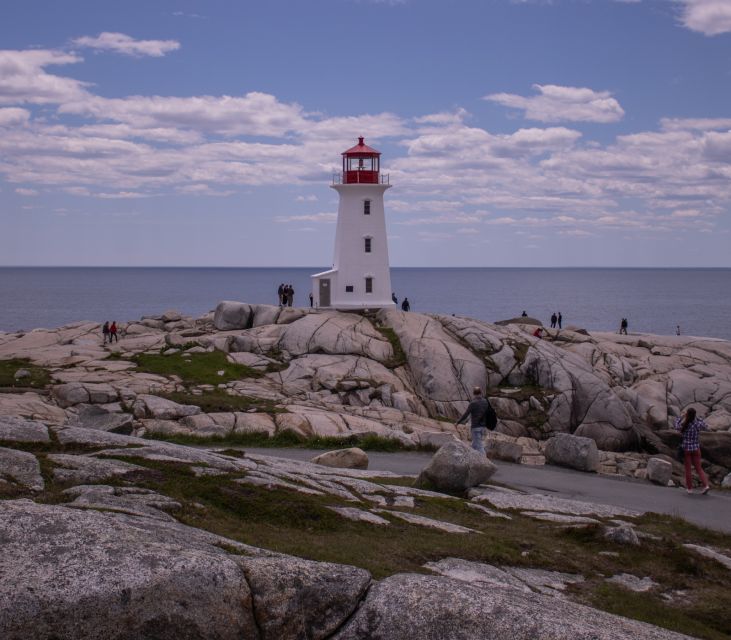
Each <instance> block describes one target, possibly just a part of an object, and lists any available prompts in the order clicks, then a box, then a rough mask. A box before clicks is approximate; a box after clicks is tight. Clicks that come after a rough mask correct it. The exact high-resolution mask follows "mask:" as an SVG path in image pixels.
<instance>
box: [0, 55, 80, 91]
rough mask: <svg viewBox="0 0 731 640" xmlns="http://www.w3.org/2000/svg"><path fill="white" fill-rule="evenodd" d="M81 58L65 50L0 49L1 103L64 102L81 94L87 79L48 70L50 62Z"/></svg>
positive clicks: (65, 61) (69, 62)
mask: <svg viewBox="0 0 731 640" xmlns="http://www.w3.org/2000/svg"><path fill="white" fill-rule="evenodd" d="M81 61H82V58H80V57H79V56H76V55H73V54H70V53H64V52H62V51H50V50H45V49H34V50H29V51H12V50H0V104H23V103H35V104H48V103H61V102H65V101H67V100H74V99H78V98H80V97H82V96H83V95H84V94H85V89H84V87H85V86H87V83H84V82H80V81H79V80H74V79H72V78H64V77H62V76H57V75H53V74H50V73H47V72H46V71H45V67H48V66H52V65H65V64H74V63H76V62H81Z"/></svg>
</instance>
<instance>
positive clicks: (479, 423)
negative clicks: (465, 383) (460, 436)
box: [454, 387, 490, 456]
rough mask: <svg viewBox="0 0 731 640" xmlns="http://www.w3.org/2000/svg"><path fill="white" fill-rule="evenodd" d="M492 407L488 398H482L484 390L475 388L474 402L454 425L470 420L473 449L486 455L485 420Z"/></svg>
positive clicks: (473, 393)
mask: <svg viewBox="0 0 731 640" xmlns="http://www.w3.org/2000/svg"><path fill="white" fill-rule="evenodd" d="M489 407H490V402H489V401H488V400H487V398H484V397H483V396H482V389H480V387H475V388H474V389H472V402H470V403H469V404H468V405H467V410H466V411H465V412H464V413H463V414H462V417H461V418H460V419H459V420H457V422H456V423H455V424H454V426H455V427H456V426H457V425H460V424H462V423H463V422H464V421H465V420H467V418H468V417H469V418H470V433H471V435H472V448H473V449H474V450H475V451H477V452H478V453H481V454H482V455H483V456H484V455H485V444H484V442H483V440H484V439H485V432H486V431H487V427H486V426H485V418H486V416H487V410H488V408H489Z"/></svg>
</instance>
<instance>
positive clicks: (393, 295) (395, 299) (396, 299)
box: [391, 291, 398, 304]
mask: <svg viewBox="0 0 731 640" xmlns="http://www.w3.org/2000/svg"><path fill="white" fill-rule="evenodd" d="M391 300H393V303H394V304H398V298H397V297H396V294H395V293H394V292H393V291H392V292H391Z"/></svg>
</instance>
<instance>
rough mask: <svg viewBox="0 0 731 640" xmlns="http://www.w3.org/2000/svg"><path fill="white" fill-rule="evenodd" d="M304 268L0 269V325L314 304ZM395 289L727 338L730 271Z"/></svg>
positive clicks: (605, 327) (437, 278) (417, 272)
mask: <svg viewBox="0 0 731 640" xmlns="http://www.w3.org/2000/svg"><path fill="white" fill-rule="evenodd" d="M322 269H323V268H322V267H308V268H241V269H235V268H226V269H219V268H124V267H120V268H116V267H109V268H86V267H84V268H81V267H78V268H77V267H69V268H49V267H23V268H15V267H2V268H0V330H2V331H15V330H18V329H31V328H34V327H56V326H60V325H63V324H67V323H70V322H74V321H77V320H95V321H99V322H103V321H104V320H117V321H125V320H132V319H136V318H139V317H140V316H143V315H153V314H156V313H161V312H163V311H165V310H166V309H178V310H180V311H182V312H183V313H185V314H190V315H200V314H202V313H205V312H206V311H209V310H211V309H213V308H214V307H215V306H216V304H217V303H218V302H219V301H220V300H242V301H245V302H252V303H268V304H276V302H277V295H276V289H277V286H278V285H279V284H280V283H282V282H284V283H292V284H293V286H294V288H295V292H296V293H295V306H297V305H306V304H309V301H308V298H307V295H308V293H309V288H310V279H309V276H310V274H313V273H317V272H318V271H320V270H322ZM391 280H392V284H393V289H394V291H395V292H396V295H397V296H398V298H399V301H401V299H402V298H403V297H404V296H408V298H409V301H410V302H411V309H412V311H420V312H425V313H446V314H452V313H454V314H457V315H466V316H471V317H474V318H478V319H481V320H486V321H489V322H492V321H495V320H501V319H505V318H511V317H514V316H518V315H520V313H521V312H522V311H523V310H524V309H525V310H526V311H527V312H528V314H529V315H531V316H533V317H536V318H539V319H541V320H542V321H543V322H544V323H545V324H548V322H549V318H550V316H551V313H552V312H553V311H561V312H562V314H563V319H564V326H567V325H577V326H581V327H585V328H587V329H590V330H591V329H594V330H601V331H616V330H617V329H618V327H619V323H620V320H621V319H622V318H623V317H626V318H627V319H628V320H629V330H630V332H632V331H638V332H647V333H658V334H675V330H676V326H677V325H680V329H681V332H682V333H683V334H690V335H695V336H713V337H718V338H726V339H729V340H731V269H532V268H530V269H529V268H526V269H486V268H473V269H463V268H452V269H444V268H393V269H392V270H391Z"/></svg>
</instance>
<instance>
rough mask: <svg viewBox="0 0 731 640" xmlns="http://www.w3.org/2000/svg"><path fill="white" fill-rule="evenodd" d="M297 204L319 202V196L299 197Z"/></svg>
mask: <svg viewBox="0 0 731 640" xmlns="http://www.w3.org/2000/svg"><path fill="white" fill-rule="evenodd" d="M295 202H317V196H316V195H314V194H312V195H309V196H297V197H296V198H295Z"/></svg>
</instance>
